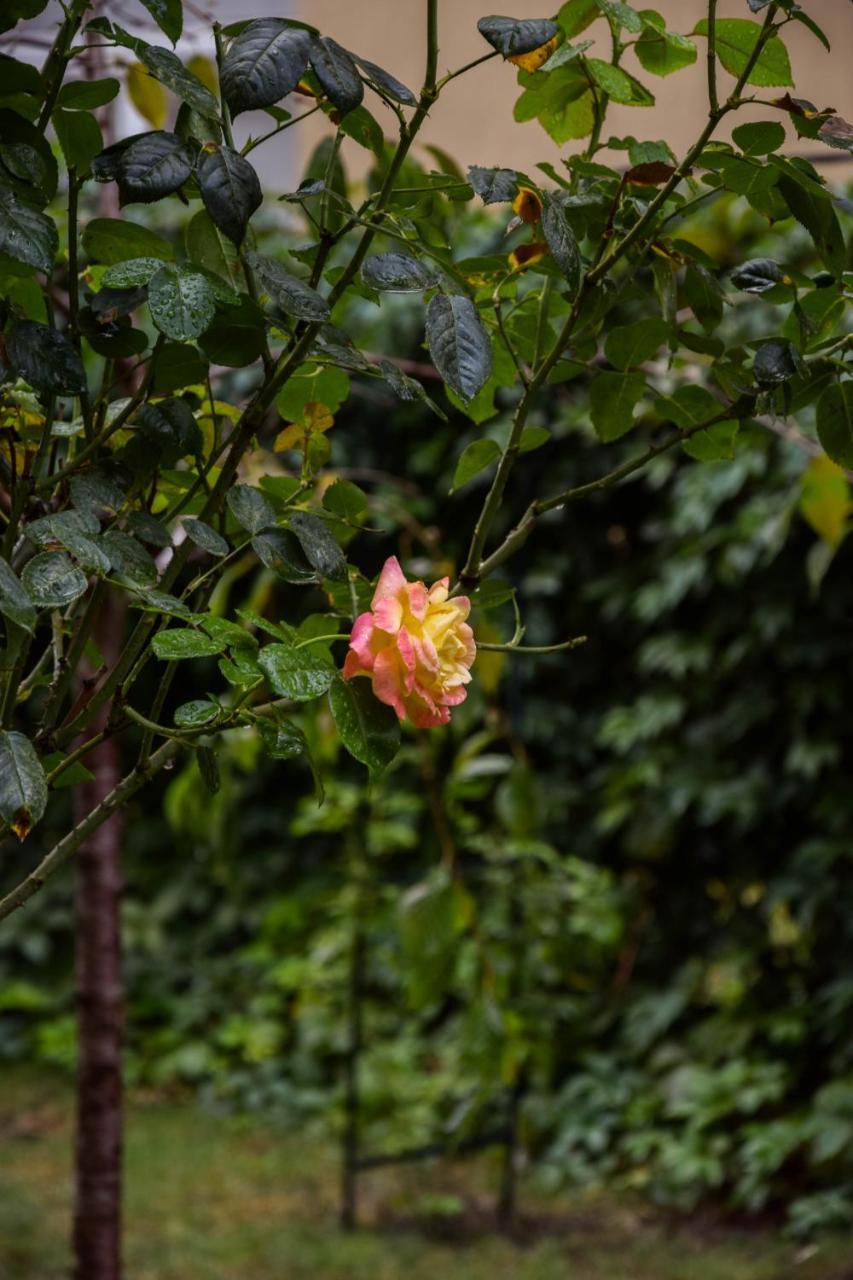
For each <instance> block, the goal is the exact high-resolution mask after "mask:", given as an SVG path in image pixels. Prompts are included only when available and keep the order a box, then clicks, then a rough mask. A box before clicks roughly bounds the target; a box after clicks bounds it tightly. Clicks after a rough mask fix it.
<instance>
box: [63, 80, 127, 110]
mask: <svg viewBox="0 0 853 1280" xmlns="http://www.w3.org/2000/svg"><path fill="white" fill-rule="evenodd" d="M120 88H121V85H120V84H119V82H118V80H114V79H113V78H112V77H111V76H107V77H106V78H105V79H103V80H68V81H67V82H66V83H65V84H64V85H63V86H62V88H61V89H60V90H59V95H58V97H57V99H56V105H57V106H58V107H61V108H62V109H63V110H64V111H94V110H95V109H96V108H97V107H105V106H106V105H107V103H108V102H112V100H113V98H115V97H117V96H118V92H119V89H120Z"/></svg>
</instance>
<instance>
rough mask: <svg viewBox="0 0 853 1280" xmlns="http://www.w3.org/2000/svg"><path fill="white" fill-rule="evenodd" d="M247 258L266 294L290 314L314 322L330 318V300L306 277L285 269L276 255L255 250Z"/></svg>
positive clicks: (298, 318)
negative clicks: (299, 276) (305, 278)
mask: <svg viewBox="0 0 853 1280" xmlns="http://www.w3.org/2000/svg"><path fill="white" fill-rule="evenodd" d="M246 261H247V262H248V264H249V266H250V267H251V268H252V270H253V271H254V272H255V274H256V275H257V277H258V284H259V285H260V287H261V288H262V289H263V291H264V293H267V294H269V296H270V297H271V298H272V299H273V301H274V302H276V303H278V305H279V306H280V307H281V309H282V311H284V312H285V314H286V315H289V316H294V317H295V318H296V319H297V320H309V321H313V322H317V321H322V320H327V319H328V318H329V304H328V303H327V302H326V299H325V298H324V297H323V296H322V295H321V294H319V293H318V292H317V290H316V289H312V287H311V285H309V284H306V283H305V281H304V280H300V279H298V278H297V277H296V276H292V275H291V274H290V272H288V271H285V269H284V267H283V266H282V265H281V263H280V262H277V261H276V260H275V258H267V257H265V256H264V254H261V253H254V252H252V253H247V254H246Z"/></svg>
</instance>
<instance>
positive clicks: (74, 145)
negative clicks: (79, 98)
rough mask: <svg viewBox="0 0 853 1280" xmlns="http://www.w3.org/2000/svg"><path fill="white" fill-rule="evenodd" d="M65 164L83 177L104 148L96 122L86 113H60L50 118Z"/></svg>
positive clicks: (56, 111)
mask: <svg viewBox="0 0 853 1280" xmlns="http://www.w3.org/2000/svg"><path fill="white" fill-rule="evenodd" d="M51 121H52V123H53V127H54V129H55V130H56V136H57V138H58V139H59V145H60V147H61V148H62V154H63V155H64V157H65V163H66V164H67V166H68V168H69V169H73V170H74V171H75V172H76V173H77V174H78V176H81V177H82V176H85V175H86V174H87V173H88V172H89V169H90V168H91V164H92V161H93V160H94V158H95V156H96V155H99V154H100V152H101V151H102V150H103V147H104V139H103V136H102V135H101V130H100V128H99V126H98V122H97V120H96V119H95V117H94V116H93V115H90V114H89V113H88V112H87V111H60V110H59V109H58V108H57V110H55V111H54V113H53V115H52V116H51Z"/></svg>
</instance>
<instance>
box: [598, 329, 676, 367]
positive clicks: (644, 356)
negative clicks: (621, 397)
mask: <svg viewBox="0 0 853 1280" xmlns="http://www.w3.org/2000/svg"><path fill="white" fill-rule="evenodd" d="M668 337H669V326H668V325H667V324H666V322H665V321H663V320H660V319H656V318H655V317H654V316H652V317H650V318H648V319H646V320H635V321H634V323H633V324H626V325H622V326H621V327H620V328H617V329H611V330H610V332H609V333H608V335H607V337H606V338H605V340H604V354H605V356H606V357H607V359H608V360H609V361H610V363H611V364H615V365H616V368H617V369H631V368H633V367H634V366H635V365H638V364H643V363H644V361H646V360H651V358H652V356H654V355H656V354H657V352H658V351H659V350H660V348H661V347H662V346H663V344H664V343H665V342H666V340H667V338H668Z"/></svg>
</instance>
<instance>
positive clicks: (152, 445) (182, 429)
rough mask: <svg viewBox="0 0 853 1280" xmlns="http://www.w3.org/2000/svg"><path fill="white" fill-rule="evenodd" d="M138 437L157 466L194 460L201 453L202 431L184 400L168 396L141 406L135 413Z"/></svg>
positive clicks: (168, 465)
mask: <svg viewBox="0 0 853 1280" xmlns="http://www.w3.org/2000/svg"><path fill="white" fill-rule="evenodd" d="M136 421H137V423H138V425H139V438H140V440H141V443H142V446H143V448H144V450H145V451H146V452H147V453H149V454H152V455H154V456H155V458H156V461H157V464H158V465H161V466H167V467H170V466H174V465H175V463H176V462H178V461H179V459H181V458H185V457H187V456H190V457H193V458H197V457H198V455H199V454H200V453H201V451H202V447H203V439H202V434H201V428H200V427H199V425H198V423H197V422H196V420H195V416H194V414H193V411H192V409H191V407H190V405H189V404H188V402H187V401H186V400H183V399H181V398H180V397H170V398H169V399H166V400H154V401H149V402H148V403H147V404H144V405H143V406H142V408H141V409H140V410H139V413H138V414H137V418H136Z"/></svg>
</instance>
